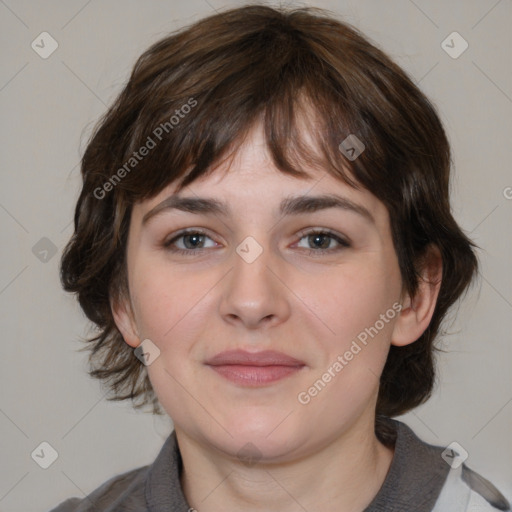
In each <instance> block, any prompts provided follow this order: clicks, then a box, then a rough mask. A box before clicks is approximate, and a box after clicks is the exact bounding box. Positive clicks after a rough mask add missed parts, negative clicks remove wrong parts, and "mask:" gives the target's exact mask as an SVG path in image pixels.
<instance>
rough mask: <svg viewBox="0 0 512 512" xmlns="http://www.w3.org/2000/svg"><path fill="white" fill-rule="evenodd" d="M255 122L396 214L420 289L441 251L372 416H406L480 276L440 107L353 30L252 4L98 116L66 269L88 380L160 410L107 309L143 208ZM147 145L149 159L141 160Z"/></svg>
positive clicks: (183, 37) (185, 46) (122, 282)
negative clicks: (434, 285)
mask: <svg viewBox="0 0 512 512" xmlns="http://www.w3.org/2000/svg"><path fill="white" fill-rule="evenodd" d="M185 105H188V108H185ZM306 112H307V113H308V115H309V116H310V117H309V118H308V120H309V121H310V122H311V123H313V121H314V122H315V125H314V130H311V133H310V135H311V136H312V137H313V138H314V143H315V148H316V149H319V150H320V151H315V149H314V148H313V147H312V146H311V144H309V145H308V144H306V143H305V141H304V139H303V138H301V132H300V130H299V128H298V117H299V116H300V115H303V114H304V113H306ZM182 114H183V115H182ZM313 117H314V119H313ZM256 122H262V123H263V127H264V131H265V137H266V143H267V145H268V148H269V150H270V153H271V155H272V158H273V161H274V163H275V165H276V166H277V168H278V169H279V170H280V171H281V172H284V173H287V174H290V175H293V176H304V175H305V174H307V173H305V171H304V170H303V169H302V168H301V163H307V164H309V165H314V166H320V167H321V168H322V169H324V170H325V171H326V172H329V173H330V174H332V175H333V176H335V177H337V178H338V179H340V180H344V181H345V182H347V183H349V184H350V185H352V186H354V187H356V188H357V187H363V188H365V189H367V190H369V191H370V192H371V193H372V194H374V195H375V196H376V197H377V198H378V199H380V200H381V201H382V202H383V203H384V204H385V206H386V207H387V209H388V212H389V215H390V221H391V230H392V236H393V243H394V247H395V250H396V253H397V256H398V261H399V266H400V272H401V277H402V280H403V286H404V289H405V290H406V291H407V292H409V294H411V295H414V293H415V292H416V290H417V286H418V279H419V273H420V270H421V264H422V257H424V256H425V253H426V250H427V248H428V247H430V246H432V245H434V246H437V247H438V249H439V251H440V253H441V256H442V264H443V271H442V283H441V287H440V292H439V296H438V301H437V304H436V308H435V311H434V315H433V318H432V320H431V322H430V325H429V327H428V328H427V330H426V331H425V332H424V333H423V335H422V336H421V337H420V338H419V339H418V340H417V341H415V342H414V343H412V344H410V345H407V346H404V347H396V346H392V347H391V350H390V352H389V355H388V359H387V362H386V365H385V368H384V371H383V374H382V376H381V384H380V391H379V397H378V402H377V411H376V412H377V415H386V416H395V415H399V414H403V413H405V412H406V411H408V410H410V409H412V408H413V407H415V406H417V405H419V404H420V403H422V402H424V401H425V400H426V399H427V398H428V397H429V396H430V394H431V391H432V387H433V384H434V375H435V373H434V356H433V354H434V350H435V346H434V343H433V342H434V339H435V337H436V335H437V334H438V332H439V330H440V325H441V321H442V320H443V318H444V317H445V315H446V313H447V311H448V309H449V308H450V306H451V305H452V304H453V303H454V302H455V301H456V300H457V299H458V298H459V297H460V296H461V294H462V293H463V292H464V290H465V289H466V288H467V286H468V285H469V283H470V282H471V279H472V277H473V275H474V273H475V272H476V271H477V259H476V257H475V254H474V251H473V247H474V245H473V244H472V243H471V241H470V240H469V239H468V238H467V237H466V236H465V235H464V233H463V232H462V231H461V229H460V228H459V226H458V225H457V223H456V221H455V220H454V218H453V216H452V214H451V211H450V203H449V175H450V148H449V144H448V141H447V138H446V135H445V132H444V130H443V127H442V124H441V122H440V120H439V118H438V116H437V114H436V111H435V109H434V107H433V106H432V105H431V103H430V102H429V101H428V99H427V98H426V97H425V96H424V95H423V94H422V93H421V92H420V90H419V89H418V88H417V87H416V86H415V84H414V83H413V81H412V80H411V79H410V78H409V77H408V76H407V75H406V73H405V72H404V71H403V70H402V69H401V68H400V67H398V66H397V65H396V64H395V63H393V62H392V61H391V60H390V59H389V57H387V56H386V55H385V54H384V53H383V52H382V51H381V50H379V49H378V48H377V47H376V46H375V45H373V44H371V43H370V42H369V41H368V40H367V39H366V38H365V37H364V36H362V35H361V34H360V33H359V32H358V31H357V30H356V29H354V28H353V27H351V26H349V25H347V24H345V23H342V22H340V21H338V20H336V19H335V18H334V17H333V16H332V14H331V13H328V12H326V11H324V10H320V9H315V8H300V9H294V10H286V9H275V8H271V7H268V6H262V5H248V6H245V7H242V8H236V9H231V10H228V11H225V12H222V13H220V14H216V15H213V16H210V17H208V18H205V19H203V20H200V21H199V22H197V23H195V24H193V25H191V26H190V27H187V28H185V29H182V30H180V31H178V32H176V33H173V34H171V35H170V36H169V37H166V38H165V39H163V40H161V41H159V42H157V43H156V44H154V45H153V46H152V47H151V48H149V49H148V50H147V51H146V52H145V53H144V54H143V55H142V56H141V57H140V58H139V59H138V61H137V63H136V64H135V66H134V69H133V71H132V74H131V76H130V79H129V81H128V83H127V85H126V86H125V88H124V90H123V91H122V92H121V93H120V95H119V96H118V98H117V99H116V101H115V102H114V103H113V105H112V106H111V107H110V109H109V110H108V112H107V113H106V114H105V116H104V117H103V118H102V119H101V121H100V122H99V124H98V126H97V128H96V129H95V132H94V133H93V135H92V137H91V139H90V141H89V143H88V146H87V148H86V151H85V153H84V156H83V159H82V167H81V171H82V179H83V187H82V190H81V194H80V197H79V199H78V202H77V205H76V210H75V217H74V227H75V232H74V235H73V237H72V239H71V240H70V241H69V243H68V245H67V246H66V248H65V251H64V254H63V257H62V261H61V280H62V283H63V286H64V288H65V290H67V291H70V292H75V293H77V294H78V298H79V301H80V305H81V307H82V308H83V310H84V312H85V314H86V315H87V317H88V318H89V319H90V320H91V321H92V322H94V324H96V326H97V328H98V332H97V333H96V334H95V335H94V336H93V337H91V338H90V339H88V340H87V341H88V342H89V344H88V347H90V348H91V349H92V351H91V354H90V362H91V371H90V373H91V375H93V376H94V377H97V378H100V379H103V380H104V381H105V382H106V383H108V386H109V389H110V390H111V392H112V393H111V397H110V398H111V399H115V400H123V399H127V398H131V399H132V400H133V402H134V405H135V406H136V407H138V406H141V405H143V404H149V403H152V404H153V410H154V411H155V412H158V403H157V400H156V397H155V394H154V392H153V389H152V387H151V383H150V381H149V378H148V375H147V372H146V370H145V367H144V366H143V365H142V364H141V363H140V362H139V360H138V359H137V358H136V357H134V354H133V350H132V349H131V348H130V347H129V346H128V345H127V344H126V343H124V341H123V338H122V335H121V333H120V332H119V330H118V329H117V327H116V324H115V323H114V319H113V316H112V311H111V303H110V300H111V299H112V300H119V299H121V298H122V297H125V298H126V296H127V293H128V283H127V272H126V260H125V252H126V242H127V234H128V228H129V223H130V214H131V209H132V206H133V204H134V203H136V202H137V201H142V200H144V199H147V198H150V197H152V196H154V195H156V194H157V193H158V192H160V191H161V190H162V189H163V188H164V187H166V186H167V185H169V184H170V183H173V182H176V183H177V184H178V185H179V188H178V189H181V188H183V187H184V186H186V185H188V184H189V183H191V182H192V181H194V180H195V179H197V178H199V177H200V176H204V175H206V174H207V173H209V172H211V171H212V169H213V168H214V165H215V164H217V163H219V162H220V161H221V160H222V159H223V158H225V157H226V155H230V154H231V155H232V154H234V152H235V151H236V149H237V148H238V147H239V146H240V144H241V143H242V142H243V139H244V136H245V135H247V133H248V132H249V130H250V129H251V127H252V126H253V125H254V123H256ZM157 129H159V131H158V130H157ZM164 132H165V135H164ZM155 133H158V134H159V135H160V137H157V136H156V135H155ZM349 135H355V136H356V137H357V138H358V139H359V140H360V141H362V142H363V143H364V145H365V149H364V151H363V152H362V153H361V154H360V155H359V157H358V158H356V159H351V158H347V156H346V155H344V154H343V153H342V152H341V151H340V143H341V142H342V141H344V140H345V139H346V138H347V137H348V136H349ZM149 139H151V141H152V142H153V143H154V145H152V144H151V143H150V140H149ZM156 139H158V140H156ZM150 146H151V147H150ZM142 147H146V148H148V151H145V152H144V153H145V156H144V157H143V158H142V157H141V158H140V159H139V156H140V155H139V154H138V151H139V150H140V148H142ZM135 154H137V155H138V156H137V158H135V156H134V155H135ZM131 159H133V160H131ZM122 169H124V171H123V170H122Z"/></svg>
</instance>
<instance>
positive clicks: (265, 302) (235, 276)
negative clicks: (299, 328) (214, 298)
mask: <svg viewBox="0 0 512 512" xmlns="http://www.w3.org/2000/svg"><path fill="white" fill-rule="evenodd" d="M241 254H242V253H241ZM280 269H281V270H282V266H279V265H278V264H277V259H276V258H272V257H271V254H270V253H269V251H268V250H266V249H265V250H263V252H262V253H261V254H260V255H259V256H258V257H257V258H256V259H255V260H254V261H251V259H244V257H242V256H240V255H239V253H237V252H234V253H233V270H232V271H231V272H229V274H228V275H227V276H226V279H225V280H224V290H223V295H222V299H221V303H220V314H221V316H222V318H223V319H224V320H225V321H226V322H228V323H230V324H232V325H235V326H244V327H245V328H246V329H259V328H269V327H272V326H276V325H278V324H280V323H282V322H285V321H286V320H287V318H288V317H289V316H290V302H289V299H290V296H289V295H290V292H289V291H288V289H287V288H286V286H285V285H284V284H283V278H282V276H280V271H279V270H280ZM281 274H282V272H281Z"/></svg>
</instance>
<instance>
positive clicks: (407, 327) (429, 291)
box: [391, 245, 443, 347]
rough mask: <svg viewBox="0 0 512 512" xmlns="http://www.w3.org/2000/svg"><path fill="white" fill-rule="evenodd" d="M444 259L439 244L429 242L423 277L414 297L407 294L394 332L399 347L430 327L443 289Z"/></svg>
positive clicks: (394, 340) (407, 343) (424, 259)
mask: <svg viewBox="0 0 512 512" xmlns="http://www.w3.org/2000/svg"><path fill="white" fill-rule="evenodd" d="M442 272H443V260H442V257H441V253H440V251H439V249H438V247H437V246H435V245H430V246H429V247H428V248H427V250H426V253H425V256H424V257H423V265H422V269H421V277H420V279H419V283H418V289H417V291H416V294H415V295H414V297H411V296H409V294H407V293H406V294H405V295H404V296H403V300H402V310H401V311H400V316H399V317H398V320H397V321H396V323H395V325H394V328H393V333H392V335H391V344H392V345H396V346H398V347H402V346H404V345H409V344H410V343H414V342H415V341H416V340H417V339H418V338H419V337H420V336H421V335H422V334H423V333H424V332H425V330H426V329H427V327H428V325H429V324H430V320H431V319H432V315H433V314H434V309H435V307H436V303H437V297H438V295H439V290H440V288H441V279H442Z"/></svg>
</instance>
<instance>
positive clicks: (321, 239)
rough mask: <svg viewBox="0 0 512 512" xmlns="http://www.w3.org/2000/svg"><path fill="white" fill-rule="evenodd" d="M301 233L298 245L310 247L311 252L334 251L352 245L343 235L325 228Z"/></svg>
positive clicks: (305, 247)
mask: <svg viewBox="0 0 512 512" xmlns="http://www.w3.org/2000/svg"><path fill="white" fill-rule="evenodd" d="M300 235H301V238H300V240H299V242H298V244H297V247H301V248H304V249H308V250H309V252H310V254H311V253H323V252H333V251H336V250H341V249H344V248H347V247H350V243H349V242H347V241H346V240H345V239H343V238H342V237H341V236H339V235H337V234H335V233H332V232H331V231H329V230H325V229H323V230H322V229H315V230H312V231H309V232H307V233H304V232H303V233H301V234H300ZM303 241H304V242H303Z"/></svg>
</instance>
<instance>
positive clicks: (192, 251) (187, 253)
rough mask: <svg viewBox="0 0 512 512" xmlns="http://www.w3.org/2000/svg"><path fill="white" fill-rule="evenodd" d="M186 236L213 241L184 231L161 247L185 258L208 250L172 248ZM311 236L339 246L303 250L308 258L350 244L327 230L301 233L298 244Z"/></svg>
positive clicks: (200, 231) (195, 233) (192, 231)
mask: <svg viewBox="0 0 512 512" xmlns="http://www.w3.org/2000/svg"><path fill="white" fill-rule="evenodd" d="M187 235H200V236H206V237H208V238H210V239H211V240H213V239H212V238H211V237H210V236H209V235H208V233H206V232H205V231H203V230H201V229H185V230H183V231H180V232H179V233H177V234H176V235H175V236H173V237H172V238H171V239H170V240H167V241H165V242H164V243H163V244H162V246H163V247H164V248H165V249H166V250H168V251H170V252H173V253H175V254H183V255H185V256H195V255H197V254H201V253H202V252H203V251H205V250H208V248H204V247H199V248H198V249H180V248H178V247H174V246H173V244H174V243H175V242H176V241H177V240H179V239H180V238H183V237H185V236H187ZM313 235H324V236H327V237H329V238H331V239H333V240H335V241H336V242H337V243H338V244H339V246H338V247H336V248H330V249H305V251H306V252H307V254H308V255H309V256H318V255H322V254H327V253H332V252H337V251H340V250H342V249H346V248H348V247H350V246H351V244H350V243H349V242H348V241H347V240H345V239H343V238H342V237H340V236H339V235H337V234H336V233H334V232H332V231H330V230H329V229H311V230H309V231H307V230H304V231H301V232H300V233H299V237H300V238H299V242H300V240H302V239H303V238H305V237H308V236H313Z"/></svg>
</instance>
